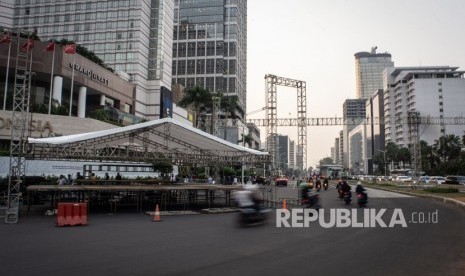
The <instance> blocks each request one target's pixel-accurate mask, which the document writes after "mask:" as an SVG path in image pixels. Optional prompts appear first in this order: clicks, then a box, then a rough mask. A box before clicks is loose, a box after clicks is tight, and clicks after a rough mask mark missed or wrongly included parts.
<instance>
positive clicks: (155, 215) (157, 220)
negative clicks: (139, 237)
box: [153, 204, 160, 222]
mask: <svg viewBox="0 0 465 276" xmlns="http://www.w3.org/2000/svg"><path fill="white" fill-rule="evenodd" d="M153 221H154V222H159V221H160V210H159V209H158V204H157V206H156V207H155V214H154V215H153Z"/></svg>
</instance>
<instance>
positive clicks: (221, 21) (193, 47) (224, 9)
mask: <svg viewBox="0 0 465 276" xmlns="http://www.w3.org/2000/svg"><path fill="white" fill-rule="evenodd" d="M174 15H175V16H174V30H173V54H172V55H173V64H172V66H171V68H172V75H173V83H177V84H181V85H183V86H184V87H186V88H187V89H189V88H193V87H195V86H199V87H202V88H205V89H208V90H209V91H210V92H222V93H223V94H224V95H226V96H232V95H237V96H238V98H239V105H240V106H241V108H242V109H243V110H246V77H247V74H246V72H247V1H246V0H208V1H207V0H175V8H174Z"/></svg>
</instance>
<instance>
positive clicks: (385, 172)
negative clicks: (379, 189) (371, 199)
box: [377, 149, 387, 176]
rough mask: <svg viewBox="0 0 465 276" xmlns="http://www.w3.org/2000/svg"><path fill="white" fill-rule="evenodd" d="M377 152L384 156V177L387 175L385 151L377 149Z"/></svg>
mask: <svg viewBox="0 0 465 276" xmlns="http://www.w3.org/2000/svg"><path fill="white" fill-rule="evenodd" d="M377 151H379V152H382V153H383V155H384V176H386V174H387V163H386V151H385V150H379V149H377Z"/></svg>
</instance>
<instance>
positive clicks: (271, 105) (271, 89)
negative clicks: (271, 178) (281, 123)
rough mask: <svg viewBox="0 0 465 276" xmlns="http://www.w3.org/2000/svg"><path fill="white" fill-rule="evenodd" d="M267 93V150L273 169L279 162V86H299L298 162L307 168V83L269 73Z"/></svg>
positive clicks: (273, 169)
mask: <svg viewBox="0 0 465 276" xmlns="http://www.w3.org/2000/svg"><path fill="white" fill-rule="evenodd" d="M265 80H266V94H265V107H266V109H265V112H266V120H267V123H268V124H267V125H266V133H267V137H266V139H267V143H266V145H267V151H268V153H269V154H270V159H271V166H272V171H273V172H275V170H276V169H277V166H276V164H277V163H278V145H277V135H278V129H277V127H278V113H277V104H278V103H277V87H278V85H281V86H287V87H293V88H297V122H296V125H297V149H298V150H297V156H296V159H297V161H298V162H297V163H298V165H299V169H301V170H303V169H304V168H307V124H306V119H307V96H306V92H307V91H306V90H307V88H306V83H305V82H304V81H299V80H293V79H289V78H283V77H278V76H275V75H271V74H267V75H266V76H265Z"/></svg>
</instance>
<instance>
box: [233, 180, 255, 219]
mask: <svg viewBox="0 0 465 276" xmlns="http://www.w3.org/2000/svg"><path fill="white" fill-rule="evenodd" d="M234 200H235V201H236V203H237V205H238V206H239V208H253V209H255V211H256V212H257V213H258V212H259V211H260V203H261V197H260V193H259V191H258V189H257V187H256V185H245V189H244V190H240V191H237V192H235V193H234Z"/></svg>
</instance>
